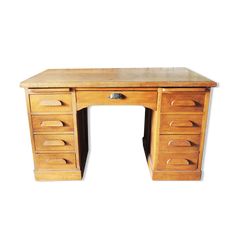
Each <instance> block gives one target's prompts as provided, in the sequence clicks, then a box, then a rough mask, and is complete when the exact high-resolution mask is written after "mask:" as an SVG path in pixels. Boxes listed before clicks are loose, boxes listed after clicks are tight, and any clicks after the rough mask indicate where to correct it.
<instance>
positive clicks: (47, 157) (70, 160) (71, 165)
mask: <svg viewBox="0 0 236 236" xmlns="http://www.w3.org/2000/svg"><path fill="white" fill-rule="evenodd" d="M75 168H76V161H75V154H70V153H56V154H51V153H50V154H48V153H47V154H36V155H35V169H37V170H40V169H48V170H50V169H55V170H68V169H75Z"/></svg>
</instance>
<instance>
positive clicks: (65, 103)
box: [30, 94, 72, 112]
mask: <svg viewBox="0 0 236 236" xmlns="http://www.w3.org/2000/svg"><path fill="white" fill-rule="evenodd" d="M30 107H31V112H70V111H72V101H71V95H70V94H46V95H45V94H37V95H35V94H31V95H30Z"/></svg>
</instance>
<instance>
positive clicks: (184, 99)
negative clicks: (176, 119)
mask: <svg viewBox="0 0 236 236" xmlns="http://www.w3.org/2000/svg"><path fill="white" fill-rule="evenodd" d="M204 98H205V92H173V93H163V97H162V107H161V112H162V113H163V112H203V107H204Z"/></svg>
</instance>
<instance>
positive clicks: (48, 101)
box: [40, 100, 62, 107]
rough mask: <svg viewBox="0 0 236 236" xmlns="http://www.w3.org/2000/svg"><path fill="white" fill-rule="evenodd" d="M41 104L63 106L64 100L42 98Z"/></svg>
mask: <svg viewBox="0 0 236 236" xmlns="http://www.w3.org/2000/svg"><path fill="white" fill-rule="evenodd" d="M40 106H47V107H56V106H62V102H61V101H60V100H42V101H40Z"/></svg>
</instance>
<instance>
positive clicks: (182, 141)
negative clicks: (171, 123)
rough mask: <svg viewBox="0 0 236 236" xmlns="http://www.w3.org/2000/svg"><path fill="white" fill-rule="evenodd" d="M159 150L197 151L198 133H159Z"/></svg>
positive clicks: (198, 143)
mask: <svg viewBox="0 0 236 236" xmlns="http://www.w3.org/2000/svg"><path fill="white" fill-rule="evenodd" d="M159 142H160V143H159V145H160V151H161V152H197V151H199V145H200V135H160V141H159Z"/></svg>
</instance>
